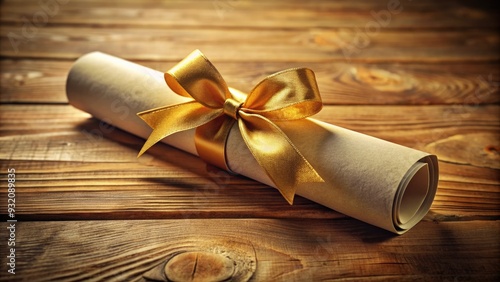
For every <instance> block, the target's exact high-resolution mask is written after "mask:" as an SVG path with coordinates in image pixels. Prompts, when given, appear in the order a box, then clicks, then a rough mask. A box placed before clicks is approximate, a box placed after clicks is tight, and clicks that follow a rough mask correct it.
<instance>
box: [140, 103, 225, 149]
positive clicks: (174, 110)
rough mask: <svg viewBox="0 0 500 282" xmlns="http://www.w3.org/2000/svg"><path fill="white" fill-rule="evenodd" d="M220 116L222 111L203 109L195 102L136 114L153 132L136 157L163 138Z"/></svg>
mask: <svg viewBox="0 0 500 282" xmlns="http://www.w3.org/2000/svg"><path fill="white" fill-rule="evenodd" d="M222 114H223V113H222V110H220V109H211V108H207V107H204V106H203V105H201V104H199V103H198V102H196V101H191V102H186V103H182V104H177V105H173V106H166V107H160V108H156V109H152V110H148V111H144V112H140V113H138V114H137V115H138V116H139V117H140V118H141V119H142V120H144V121H145V122H146V123H147V124H148V125H149V126H150V127H151V128H152V129H153V132H151V135H150V136H149V137H148V139H147V140H146V142H145V143H144V145H143V147H142V149H141V151H140V152H139V154H138V156H137V157H140V156H141V155H142V154H144V153H145V152H146V151H147V150H148V149H149V148H151V147H152V146H153V145H154V144H156V143H158V142H159V141H160V140H162V139H163V138H165V137H167V136H169V135H171V134H174V133H176V132H180V131H184V130H188V129H192V128H195V127H198V126H200V125H203V124H205V123H207V122H210V121H211V120H213V119H215V118H217V117H218V116H220V115H222Z"/></svg>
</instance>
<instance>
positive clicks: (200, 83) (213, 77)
mask: <svg viewBox="0 0 500 282" xmlns="http://www.w3.org/2000/svg"><path fill="white" fill-rule="evenodd" d="M165 81H166V82H167V85H168V86H169V87H170V89H172V90H173V91H174V92H175V93H177V94H179V95H181V96H184V97H192V98H193V99H195V100H196V101H198V103H200V104H202V105H204V106H205V107H209V108H213V109H214V108H220V107H222V106H223V105H224V101H225V100H226V99H228V98H231V97H232V96H231V92H230V91H229V88H228V87H227V84H226V82H225V81H224V79H223V78H222V76H221V75H220V73H219V71H218V70H217V69H216V68H215V67H214V66H213V65H212V63H210V61H208V59H207V58H205V56H204V55H203V54H202V53H201V52H200V51H199V50H195V51H194V52H192V53H191V54H190V55H189V56H187V57H186V58H184V59H183V60H182V61H181V62H179V63H178V64H177V65H175V66H174V67H173V68H172V69H170V70H169V71H168V72H166V73H165Z"/></svg>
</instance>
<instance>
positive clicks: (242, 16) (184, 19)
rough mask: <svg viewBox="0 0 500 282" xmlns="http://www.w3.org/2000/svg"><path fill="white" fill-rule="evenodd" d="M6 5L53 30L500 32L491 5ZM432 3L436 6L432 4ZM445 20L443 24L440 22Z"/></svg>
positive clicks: (218, 0) (9, 13)
mask: <svg viewBox="0 0 500 282" xmlns="http://www.w3.org/2000/svg"><path fill="white" fill-rule="evenodd" d="M18 2H19V1H14V0H12V1H4V2H2V9H1V10H0V22H2V23H9V24H15V25H23V23H24V22H23V18H27V19H29V20H32V21H34V20H33V15H34V14H36V13H37V12H39V11H42V12H45V13H46V14H47V15H48V16H49V17H50V20H49V21H48V24H50V25H65V26H68V25H91V26H99V27H105V26H144V27H152V28H165V27H172V26H183V27H185V26H189V27H231V28H233V27H245V28H249V27H251V28H263V29H271V28H274V29H276V28H315V27H335V28H338V27H348V28H358V27H359V28H364V27H365V26H366V25H367V24H368V23H369V22H371V21H373V22H376V23H378V24H379V25H380V26H381V28H391V29H392V28H419V29H428V28H440V29H443V28H467V27H474V28H496V27H498V26H499V22H498V21H497V20H496V15H497V13H498V8H497V7H495V6H494V5H492V3H491V2H490V1H474V2H471V3H463V2H455V1H438V2H435V1H434V2H430V1H418V2H417V1H415V2H413V1H401V2H399V3H400V4H399V5H396V6H395V8H394V9H391V10H389V8H388V5H389V1H386V0H380V1H356V2H353V1H315V2H314V4H312V3H308V2H304V1H260V2H255V1H244V0H227V1H224V0H214V1H167V2H161V3H159V2H157V1H154V2H152V1H141V2H136V1H105V2H102V1H75V0H72V1H71V2H69V3H67V4H65V3H64V1H61V4H57V2H56V4H54V1H45V2H40V1H37V0H32V1H26V0H25V1H23V4H22V5H19V4H18ZM430 3H432V4H430ZM436 18H439V20H438V21H437V20H435V19H436Z"/></svg>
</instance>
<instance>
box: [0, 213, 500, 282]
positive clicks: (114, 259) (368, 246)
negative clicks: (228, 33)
mask: <svg viewBox="0 0 500 282" xmlns="http://www.w3.org/2000/svg"><path fill="white" fill-rule="evenodd" d="M4 226H5V224H4ZM15 227H16V233H15V235H16V246H15V247H16V249H15V253H16V257H17V259H16V274H15V276H8V275H2V276H1V278H0V281H11V280H9V279H12V277H15V279H16V280H23V281H28V280H30V281H32V280H36V281H56V280H57V281H62V280H64V281H82V280H86V281H88V280H92V281H104V280H105V281H144V280H142V279H143V277H142V275H143V274H144V273H145V272H147V271H148V270H150V269H157V267H158V266H160V267H161V266H162V265H163V264H164V263H165V262H166V261H167V260H168V258H170V257H172V256H173V255H176V254H178V253H184V252H193V251H198V252H204V253H211V254H215V255H217V254H218V255H220V254H224V256H225V257H226V258H229V259H230V260H233V261H234V262H235V265H236V266H240V265H239V264H243V265H244V264H245V263H246V264H247V267H248V264H250V265H252V264H253V265H254V267H253V268H251V270H250V271H254V272H253V276H252V278H251V281H270V280H272V281H325V280H336V279H340V280H356V281H373V280H376V281H497V280H498V278H499V277H500V276H499V273H500V272H499V271H500V268H499V265H500V263H499V262H500V261H499V256H500V254H499V247H500V246H499V240H498V237H497V236H498V231H499V228H500V225H499V222H498V221H473V222H440V223H434V222H421V223H420V224H418V225H417V226H416V227H415V228H414V229H412V230H411V231H410V232H408V233H406V234H405V235H403V236H395V235H394V234H389V233H388V232H386V231H383V230H379V229H377V228H374V227H371V226H368V225H366V224H363V223H360V222H357V221H353V220H303V219H297V220H275V219H203V220H196V219H185V220H134V221H114V220H111V221H63V222H57V221H55V222H17V223H16V226H15ZM0 230H1V231H0V236H1V237H2V238H6V237H7V236H8V234H7V232H9V230H8V229H7V228H1V229H0ZM7 251H8V249H7V248H1V249H0V252H1V253H0V254H1V256H0V257H1V259H0V262H1V263H2V265H4V266H5V265H6V260H7V258H6V257H7V255H8V253H7ZM201 263H202V262H201V261H200V264H201ZM201 266H203V265H200V267H201ZM160 271H161V269H160ZM160 271H158V272H160Z"/></svg>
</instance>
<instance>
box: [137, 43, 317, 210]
mask: <svg viewBox="0 0 500 282" xmlns="http://www.w3.org/2000/svg"><path fill="white" fill-rule="evenodd" d="M165 81H166V83H167V85H168V86H169V87H170V88H171V89H172V90H173V91H174V92H175V93H177V94H178V95H181V96H184V97H190V98H193V100H192V101H189V102H185V103H181V104H177V105H171V106H164V107H160V108H156V109H151V110H147V111H144V112H140V113H138V116H139V117H140V118H141V119H143V120H144V121H145V122H146V123H147V124H148V125H149V126H150V127H151V128H153V132H152V133H151V135H150V136H149V138H148V139H147V140H146V142H145V144H144V146H143V147H142V149H141V151H140V152H139V156H140V155H142V154H143V153H144V152H145V151H146V150H148V149H149V148H150V147H151V146H153V145H154V144H156V143H157V142H158V141H160V140H161V139H163V138H165V137H167V136H169V135H171V134H174V133H176V132H180V131H184V130H189V129H193V128H196V131H195V140H194V141H195V145H196V150H197V152H198V155H199V156H200V157H201V158H202V159H204V160H205V161H207V162H209V163H211V164H214V165H216V166H218V167H221V168H224V169H226V170H231V168H230V167H229V166H228V165H227V159H226V140H227V138H228V135H229V132H230V131H231V128H232V127H233V125H235V123H237V124H238V127H239V130H240V133H241V136H242V138H243V140H244V142H245V144H246V146H247V147H248V149H249V151H250V152H251V153H252V155H253V157H254V158H255V160H256V161H257V163H258V164H259V165H260V166H261V167H262V168H263V169H264V171H265V172H266V174H267V175H268V176H269V178H270V179H271V180H272V181H273V183H274V184H275V186H276V188H277V189H278V190H279V191H280V193H281V194H282V195H283V196H284V197H285V199H286V200H287V201H288V202H289V203H290V204H292V202H293V198H294V195H295V191H296V189H297V186H298V185H299V184H301V183H307V182H324V180H323V179H322V178H321V176H319V174H318V173H317V172H316V170H315V169H314V168H313V167H312V166H311V164H309V162H308V161H307V160H306V159H305V158H304V156H303V155H302V154H301V153H300V152H299V150H298V149H297V148H296V147H295V145H294V144H293V143H292V141H290V139H289V138H288V137H287V136H286V134H285V133H284V132H283V131H282V130H281V129H280V128H279V126H278V125H277V124H275V122H283V121H292V120H297V119H303V118H306V117H308V116H311V115H313V114H315V113H317V112H318V111H319V110H320V109H321V107H322V103H321V97H320V95H319V90H318V87H317V85H316V79H315V77H314V73H313V71H312V70H310V69H306V68H297V69H289V70H284V71H281V72H278V73H275V74H273V75H270V76H268V77H267V78H265V79H264V80H262V81H261V82H260V83H258V84H257V86H255V87H254V89H253V90H252V91H250V93H249V94H248V95H245V94H243V93H241V92H239V91H237V90H235V89H229V87H228V86H227V84H226V82H225V81H224V79H223V78H222V76H221V75H220V73H219V72H218V71H217V69H216V68H215V67H214V66H213V65H212V63H211V62H210V61H209V60H208V59H207V58H206V57H205V56H204V55H203V54H202V53H201V52H200V51H199V50H195V51H194V52H192V53H191V54H190V55H189V56H187V57H186V58H185V59H184V60H182V61H181V62H180V63H178V64H177V65H176V66H174V67H173V68H172V69H170V70H169V71H168V72H167V73H165Z"/></svg>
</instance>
